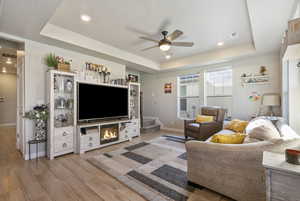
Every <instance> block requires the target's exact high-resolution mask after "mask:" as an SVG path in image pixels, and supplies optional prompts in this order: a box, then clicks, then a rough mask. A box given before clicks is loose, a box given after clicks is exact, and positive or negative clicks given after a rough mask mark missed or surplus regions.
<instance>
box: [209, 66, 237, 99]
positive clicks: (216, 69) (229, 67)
mask: <svg viewBox="0 0 300 201" xmlns="http://www.w3.org/2000/svg"><path fill="white" fill-rule="evenodd" d="M227 70H230V71H231V85H230V87H231V93H230V94H227V93H224V88H225V85H224V79H223V84H222V91H223V92H222V94H216V93H215V91H216V90H215V87H216V86H213V87H214V93H213V94H214V95H211V94H209V93H208V73H214V72H220V71H227ZM204 83H205V84H204V85H205V86H204V87H205V89H204V91H205V97H206V98H205V103H206V101H207V100H206V99H207V97H232V93H233V70H232V67H231V66H227V67H222V68H214V69H210V70H206V71H205V72H204Z"/></svg>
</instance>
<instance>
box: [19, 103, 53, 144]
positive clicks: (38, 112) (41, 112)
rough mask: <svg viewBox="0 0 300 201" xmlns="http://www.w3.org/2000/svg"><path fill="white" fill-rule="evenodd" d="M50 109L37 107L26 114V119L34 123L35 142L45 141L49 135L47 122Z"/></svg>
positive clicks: (42, 106) (45, 106)
mask: <svg viewBox="0 0 300 201" xmlns="http://www.w3.org/2000/svg"><path fill="white" fill-rule="evenodd" d="M48 117H49V109H48V106H47V105H37V106H35V107H34V108H33V109H32V110H30V111H28V112H26V113H25V115H24V118H27V119H30V120H33V121H34V124H35V131H34V136H33V140H45V139H46V137H47V136H46V135H47V120H48Z"/></svg>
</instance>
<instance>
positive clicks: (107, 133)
mask: <svg viewBox="0 0 300 201" xmlns="http://www.w3.org/2000/svg"><path fill="white" fill-rule="evenodd" d="M103 138H104V139H105V140H109V139H112V138H117V132H113V131H109V130H105V131H104V135H103Z"/></svg>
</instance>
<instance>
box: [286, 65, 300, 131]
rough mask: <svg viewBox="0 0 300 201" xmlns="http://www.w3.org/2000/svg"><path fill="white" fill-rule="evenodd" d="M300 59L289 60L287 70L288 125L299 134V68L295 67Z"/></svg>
mask: <svg viewBox="0 0 300 201" xmlns="http://www.w3.org/2000/svg"><path fill="white" fill-rule="evenodd" d="M299 62H300V59H297V60H289V62H288V63H289V65H288V66H286V67H288V72H289V86H288V87H289V93H288V94H289V97H288V101H289V112H288V114H289V123H290V126H291V127H292V128H293V129H294V130H295V131H296V132H297V133H298V134H300V123H299V122H300V104H299V100H300V69H299V68H297V64H298V63H299Z"/></svg>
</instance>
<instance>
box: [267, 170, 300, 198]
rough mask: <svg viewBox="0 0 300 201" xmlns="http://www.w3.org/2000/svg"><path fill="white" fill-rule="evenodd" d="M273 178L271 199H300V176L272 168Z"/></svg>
mask: <svg viewBox="0 0 300 201" xmlns="http://www.w3.org/2000/svg"><path fill="white" fill-rule="evenodd" d="M271 178H272V179H271V182H270V185H271V198H272V199H271V200H276V201H277V200H282V201H295V200H300V193H299V185H300V176H298V175H294V174H289V173H286V172H279V171H276V170H272V172H271Z"/></svg>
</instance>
